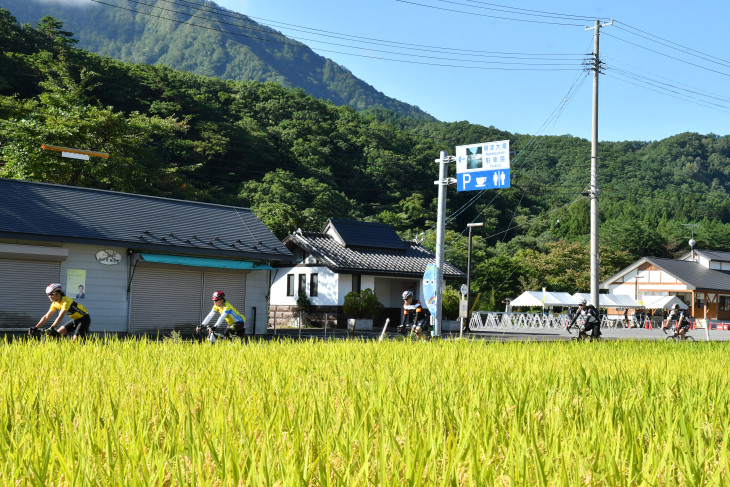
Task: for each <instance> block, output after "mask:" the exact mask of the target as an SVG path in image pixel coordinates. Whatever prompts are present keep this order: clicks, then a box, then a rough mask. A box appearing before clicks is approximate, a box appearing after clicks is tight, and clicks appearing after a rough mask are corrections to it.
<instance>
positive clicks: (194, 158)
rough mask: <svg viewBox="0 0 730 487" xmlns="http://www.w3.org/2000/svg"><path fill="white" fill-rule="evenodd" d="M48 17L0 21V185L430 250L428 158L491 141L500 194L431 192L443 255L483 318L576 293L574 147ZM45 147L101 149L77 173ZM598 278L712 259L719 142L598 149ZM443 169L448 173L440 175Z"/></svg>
mask: <svg viewBox="0 0 730 487" xmlns="http://www.w3.org/2000/svg"><path fill="white" fill-rule="evenodd" d="M75 44H76V43H75V41H74V39H73V34H72V33H71V32H70V31H67V30H66V27H65V26H64V25H63V24H62V23H61V22H59V21H57V20H56V19H53V18H45V19H43V20H42V21H41V22H40V23H39V24H38V25H37V26H33V27H32V26H29V25H25V26H20V25H19V24H18V23H17V22H16V19H15V18H14V17H13V16H12V15H11V14H10V13H9V12H8V11H6V10H0V177H10V178H19V179H27V180H35V181H47V182H55V183H61V184H70V185H78V186H88V187H96V188H105V189H111V190H116V191H126V192H133V193H145V194H153V195H161V196H169V197H175V198H184V199H194V200H201V201H212V202H218V203H225V204H235V205H244V206H248V207H251V208H252V209H253V210H254V212H255V213H256V214H257V215H258V216H259V217H260V218H261V219H262V221H264V223H266V224H267V225H268V226H269V227H270V228H271V229H272V230H273V231H274V232H275V233H276V235H277V236H279V237H280V238H283V237H284V236H285V235H286V234H288V233H289V232H291V231H293V230H295V229H296V228H302V229H305V230H320V229H321V227H322V225H323V224H324V222H325V221H326V220H327V219H328V218H347V217H349V218H357V219H365V220H370V221H381V222H387V223H391V224H393V225H394V226H395V228H396V229H397V230H398V231H399V232H400V234H401V235H402V236H403V237H404V238H414V237H415V238H419V240H420V241H423V242H425V244H426V245H430V246H433V241H434V238H435V231H433V224H434V220H435V218H436V193H437V189H436V186H435V185H434V180H435V179H436V178H437V173H438V169H437V165H436V164H435V163H434V159H436V158H438V155H439V151H441V150H446V151H449V152H453V150H454V149H453V148H454V146H456V145H462V144H467V143H473V142H474V141H477V140H478V141H489V140H502V139H509V140H510V141H511V147H512V148H513V149H514V150H515V151H516V155H515V156H514V157H513V159H512V187H511V188H508V189H503V190H498V191H497V190H494V191H481V192H465V193H457V192H456V191H455V189H454V188H453V187H451V188H449V190H448V203H447V213H448V224H447V235H446V240H447V242H446V243H447V252H446V258H447V259H448V260H449V261H451V262H453V263H454V264H455V265H457V266H459V267H460V268H462V269H465V268H466V248H467V245H466V241H465V240H466V238H465V236H464V234H465V228H466V224H467V223H469V222H472V221H483V222H485V228H484V229H483V230H480V231H479V232H476V233H475V239H474V266H473V279H472V284H473V293H474V295H476V294H477V293H483V296H482V298H481V301H480V303H481V304H480V306H481V307H483V308H484V309H490V308H491V309H494V308H496V307H498V306H500V303H501V300H502V299H503V298H504V297H515V296H516V295H517V294H519V293H520V292H522V291H523V290H525V289H539V288H540V287H542V286H546V287H548V288H550V289H552V290H556V291H570V292H575V291H579V290H580V291H586V290H587V289H588V287H589V270H588V269H589V267H590V266H589V251H588V241H589V235H588V234H589V211H588V210H589V201H588V199H587V198H586V197H585V196H583V195H582V193H584V192H585V191H586V188H587V186H588V182H589V177H590V176H589V166H590V162H589V161H590V143H589V141H587V140H585V139H579V138H574V137H568V136H562V137H533V136H530V135H521V134H510V133H507V132H502V131H499V130H497V129H495V128H494V127H483V126H479V125H472V124H468V123H466V122H460V123H441V122H435V121H429V120H423V119H414V118H409V117H403V116H402V115H399V114H396V113H394V112H392V111H388V110H384V109H372V110H369V111H366V112H364V113H362V112H358V111H355V110H354V109H352V108H349V107H343V106H337V105H334V104H332V103H328V102H324V101H322V100H319V99H316V98H314V97H313V96H311V95H309V94H307V93H305V92H304V91H303V90H302V89H290V88H285V87H282V86H281V85H279V84H277V83H273V82H267V83H260V82H255V81H245V82H244V81H231V80H222V79H220V78H216V77H204V76H200V75H195V74H190V73H186V72H181V71H175V70H172V69H170V68H167V67H164V66H152V65H149V64H132V63H124V62H120V61H117V60H113V59H111V58H108V57H100V56H98V55H96V54H92V53H89V52H87V51H84V50H80V49H77V48H75V47H74V46H75ZM44 143H45V144H54V145H61V146H70V147H76V148H83V149H89V150H94V151H102V152H108V153H110V154H111V155H110V157H109V158H108V159H99V158H92V159H91V160H90V161H88V162H80V161H77V160H71V159H63V158H61V157H60V155H59V154H58V153H56V152H50V151H44V150H43V149H42V148H41V144H44ZM599 157H600V166H599V178H600V184H599V187H600V190H601V195H600V213H601V214H600V217H601V223H600V233H601V236H600V240H601V275H602V276H604V277H607V276H609V275H611V274H612V273H613V272H615V271H617V270H619V269H620V268H622V267H624V266H625V265H627V264H629V263H630V262H632V261H633V260H634V259H636V258H638V257H641V256H644V255H654V256H676V255H677V254H679V253H682V252H685V251H687V250H688V249H689V248H688V245H687V241H688V240H689V237H690V233H689V232H690V230H689V229H688V228H687V227H684V226H683V224H687V223H698V224H699V226H698V227H696V228H695V229H694V231H695V239H696V240H697V247H698V248H703V249H723V250H727V249H728V248H730V225H728V222H729V221H730V198H728V195H727V190H728V185H729V184H730V137H727V136H724V137H719V136H716V135H712V134H710V135H700V134H696V133H684V134H679V135H676V136H674V137H670V138H668V139H665V140H661V141H657V142H652V143H644V142H616V143H601V144H600V145H599ZM451 170H452V171H453V168H451Z"/></svg>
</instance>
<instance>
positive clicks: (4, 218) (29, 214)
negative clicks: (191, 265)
mask: <svg viewBox="0 0 730 487" xmlns="http://www.w3.org/2000/svg"><path fill="white" fill-rule="evenodd" d="M0 237H4V238H17V239H25V240H39V241H63V242H76V243H95V244H109V245H118V246H122V247H128V248H131V249H135V250H146V251H174V252H178V253H186V254H195V255H217V256H223V257H237V258H241V259H261V260H281V259H285V260H288V259H290V258H291V253H290V252H289V250H288V249H287V248H286V247H285V246H284V245H283V244H282V242H280V241H279V240H278V239H277V238H276V237H275V236H274V234H273V233H271V231H270V230H269V229H268V227H266V226H265V225H264V224H263V223H262V222H261V220H259V219H258V218H257V217H256V215H254V214H253V212H252V211H251V210H250V209H248V208H240V207H234V206H225V205H216V204H211V203H199V202H192V201H183V200H175V199H169V198H160V197H155V196H144V195H136V194H129V193H118V192H113V191H105V190H99V189H90V188H79V187H73V186H62V185H57V184H47V183H37V182H30V181H19V180H14V179H1V178H0Z"/></svg>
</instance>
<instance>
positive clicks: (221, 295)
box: [213, 291, 226, 301]
mask: <svg viewBox="0 0 730 487" xmlns="http://www.w3.org/2000/svg"><path fill="white" fill-rule="evenodd" d="M219 299H226V293H224V292H223V291H216V292H214V293H213V301H217V300H219Z"/></svg>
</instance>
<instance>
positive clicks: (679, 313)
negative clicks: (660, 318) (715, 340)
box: [664, 303, 691, 340]
mask: <svg viewBox="0 0 730 487" xmlns="http://www.w3.org/2000/svg"><path fill="white" fill-rule="evenodd" d="M689 318H690V316H689V312H688V311H687V310H682V309H679V305H678V304H676V303H675V304H673V305H672V311H671V312H670V313H669V316H667V326H665V327H664V328H669V324H670V323H671V322H672V321H673V320H676V321H677V325H676V328H675V329H676V331H675V333H676V334H677V335H679V337H680V338H681V339H682V340H685V339H686V337H685V335H686V334H687V331H688V330H689V327H690V326H691V323H690V321H689Z"/></svg>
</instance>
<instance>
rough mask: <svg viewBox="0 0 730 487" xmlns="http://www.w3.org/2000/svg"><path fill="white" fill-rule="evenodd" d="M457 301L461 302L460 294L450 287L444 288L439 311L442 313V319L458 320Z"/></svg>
mask: <svg viewBox="0 0 730 487" xmlns="http://www.w3.org/2000/svg"><path fill="white" fill-rule="evenodd" d="M459 301H461V293H460V292H459V291H457V290H456V289H454V288H452V287H445V288H444V291H443V293H442V294H441V311H443V314H444V319H446V320H458V319H459Z"/></svg>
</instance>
